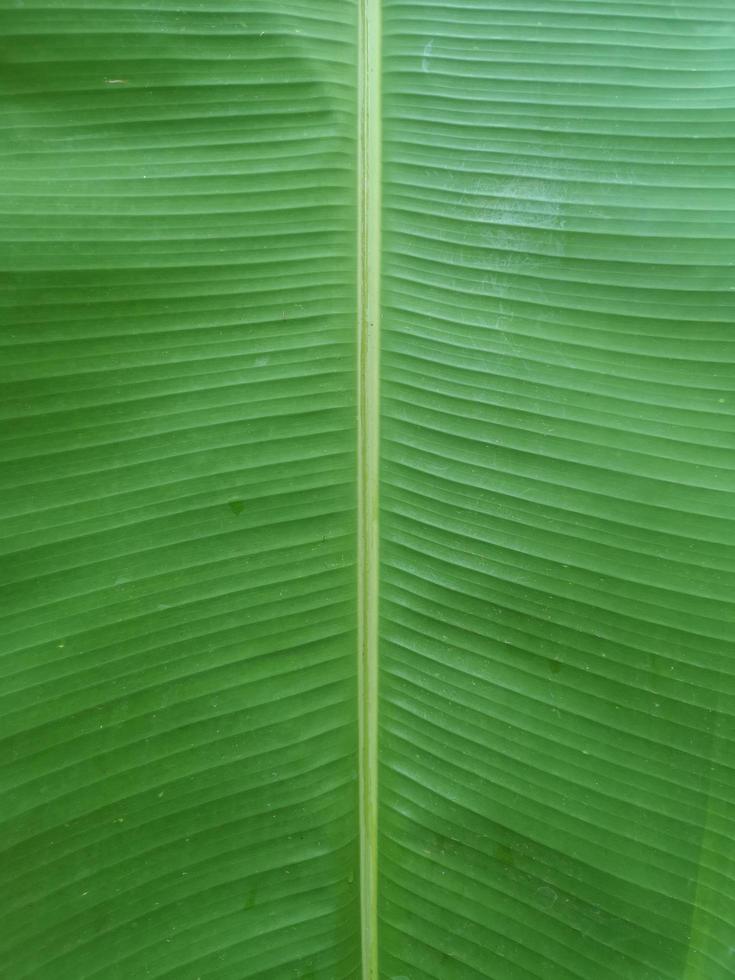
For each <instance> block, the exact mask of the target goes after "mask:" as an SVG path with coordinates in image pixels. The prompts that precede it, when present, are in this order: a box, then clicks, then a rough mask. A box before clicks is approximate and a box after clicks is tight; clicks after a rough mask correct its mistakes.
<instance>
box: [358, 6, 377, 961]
mask: <svg viewBox="0 0 735 980" xmlns="http://www.w3.org/2000/svg"><path fill="white" fill-rule="evenodd" d="M380 3H381V0H359V27H358V48H359V53H358V82H357V89H358V103H357V105H358V123H357V124H358V134H357V158H358V159H357V180H358V184H357V209H358V220H357V243H358V244H357V260H358V267H357V274H358V289H357V294H358V295H357V300H358V304H357V310H358V315H357V334H358V358H357V360H358V376H357V404H358V419H357V437H358V460H357V470H358V473H357V480H358V483H357V511H358V521H357V529H358V547H357V551H358V555H357V569H358V573H357V584H358V718H359V781H360V803H359V806H360V933H361V947H362V977H363V980H378V932H377V922H378V854H377V843H378V839H377V833H378V812H377V806H378V437H379V403H378V399H379V390H380V382H379V353H380V347H379V331H380V213H381V208H380V181H381V175H380V162H381V149H380V148H381V132H380V123H381V109H380V36H381V24H380Z"/></svg>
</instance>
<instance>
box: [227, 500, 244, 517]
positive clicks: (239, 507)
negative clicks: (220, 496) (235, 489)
mask: <svg viewBox="0 0 735 980" xmlns="http://www.w3.org/2000/svg"><path fill="white" fill-rule="evenodd" d="M227 506H228V507H229V508H230V510H231V511H232V513H233V514H234V515H235V516H236V517H237V516H238V515H239V514H242V512H243V510H244V509H245V504H244V503H243V502H242V500H231V501H230V502H229V504H228V505H227Z"/></svg>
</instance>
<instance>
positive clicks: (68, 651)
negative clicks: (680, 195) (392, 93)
mask: <svg viewBox="0 0 735 980" xmlns="http://www.w3.org/2000/svg"><path fill="white" fill-rule="evenodd" d="M2 6H3V8H4V9H3V11H2V13H1V15H0V27H1V30H0V34H1V36H2V51H1V55H0V61H1V65H2V68H1V75H0V85H1V86H2V100H1V102H2V105H1V107H0V127H1V129H0V133H1V134H2V135H1V137H0V158H1V159H2V182H1V185H0V191H1V192H2V199H1V201H0V210H1V211H2V216H3V232H2V249H1V252H0V267H1V268H2V271H3V280H2V281H3V289H2V296H1V298H0V302H1V303H2V323H3V326H2V336H1V337H0V341H1V342H2V378H3V388H2V402H1V404H0V413H1V416H2V429H1V431H0V454H1V457H2V461H3V463H2V471H1V474H0V485H1V487H2V505H1V507H2V524H1V528H2V530H1V533H2V545H1V547H2V563H1V567H2V572H1V574H2V585H3V598H2V618H1V621H0V628H1V631H2V641H1V642H2V658H1V659H0V672H1V674H2V681H1V683H0V719H1V720H0V726H1V728H2V742H0V745H1V747H2V748H1V758H2V773H1V781H2V794H3V805H2V830H1V833H0V838H1V846H2V851H3V857H2V861H1V862H0V876H1V877H2V886H1V887H0V893H1V894H2V899H1V900H0V913H1V919H2V929H1V930H0V963H2V967H0V973H2V975H3V976H4V977H8V978H12V980H25V978H28V980H30V978H35V980H83V978H84V980H133V978H136V980H137V978H154V977H155V978H161V980H163V978H171V980H174V978H175V980H196V978H205V977H206V978H207V980H242V978H244V977H258V978H263V980H265V978H272V980H282V978H284V977H333V978H346V977H354V976H357V975H358V968H359V933H358V930H359V908H358V895H357V886H358V881H357V820H356V789H355V786H356V783H355V768H356V725H355V697H356V693H355V616H356V612H355V582H354V579H355V567H354V551H355V549H354V534H355V517H354V511H355V463H354V446H355V432H354V416H355V390H354V389H355V380H354V379H355V357H354V322H355V321H354V309H355V217H354V216H355V203H354V193H355V192H354V180H355V176H354V173H355V171H354V155H355V149H354V134H355V124H356V121H355V91H354V88H355V86H354V74H355V69H354V56H355V50H354V48H355V45H354V41H355V36H354V29H355V8H354V4H353V3H352V2H344V0H309V2H308V3H307V2H305V0H284V2H279V3H278V4H277V5H276V6H275V8H274V7H273V5H272V4H270V3H265V2H257V3H251V2H248V3H237V4H222V3H215V2H212V0H206V2H198V3H196V4H181V3H179V2H173V0H156V3H151V2H148V0H132V2H130V3H125V4H106V3H104V2H103V0H78V2H75V3H73V4H70V3H68V2H65V0H27V2H25V3H23V4H10V3H9V4H3V5H2Z"/></svg>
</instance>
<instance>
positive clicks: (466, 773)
mask: <svg viewBox="0 0 735 980" xmlns="http://www.w3.org/2000/svg"><path fill="white" fill-rule="evenodd" d="M384 22H385V39H384V72H385V74H384V106H385V119H384V133H385V148H384V175H385V184H384V191H383V193H384V202H385V212H384V218H385V227H384V243H385V254H384V310H383V352H382V364H383V417H382V423H381V424H382V433H383V461H382V503H383V512H382V537H381V554H382V556H383V578H382V585H381V589H382V593H381V595H382V647H381V665H382V682H381V683H382V699H381V716H380V717H381V734H380V740H381V741H380V744H381V753H382V769H381V816H380V826H381V883H380V888H381V924H380V929H381V942H382V947H381V958H382V959H381V962H382V972H383V975H384V976H385V977H386V978H387V977H393V978H395V977H402V978H410V980H428V978H441V980H450V978H457V980H473V978H492V980H589V978H590V977H599V978H601V980H724V978H726V977H731V976H732V975H733V971H734V970H735V953H734V951H735V926H734V925H733V923H735V880H734V879H735V846H734V845H733V841H734V840H735V770H734V768H733V766H734V765H735V762H734V760H735V753H734V752H733V749H734V747H735V745H734V741H733V740H734V739H735V726H734V725H733V710H734V708H735V700H734V699H733V695H734V694H735V659H734V651H733V643H732V641H733V637H734V636H735V631H734V626H733V620H734V618H735V617H734V615H733V611H734V610H733V597H734V596H735V550H734V549H733V545H734V544H735V533H734V532H735V523H733V522H734V520H735V505H734V503H733V500H734V499H735V498H733V495H732V491H733V489H734V488H735V453H734V452H733V449H734V448H735V424H734V421H733V411H734V409H735V400H734V398H733V392H734V391H735V385H734V381H735V342H734V341H735V338H734V335H733V319H734V317H733V313H734V312H735V293H733V289H735V274H734V272H733V266H734V264H735V244H734V239H735V236H734V235H733V232H734V231H735V222H734V221H733V217H734V212H735V176H734V175H735V167H734V164H735V69H734V68H733V65H734V64H735V62H734V61H733V55H734V53H735V52H734V51H733V48H734V46H735V9H734V8H733V7H732V5H731V4H723V3H720V4H717V3H713V2H705V3H700V4H697V5H694V4H690V5H686V4H681V3H674V2H618V0H539V2H535V3H529V2H526V0H459V2H452V3H445V2H438V0H428V2H427V0H386V2H385V15H384Z"/></svg>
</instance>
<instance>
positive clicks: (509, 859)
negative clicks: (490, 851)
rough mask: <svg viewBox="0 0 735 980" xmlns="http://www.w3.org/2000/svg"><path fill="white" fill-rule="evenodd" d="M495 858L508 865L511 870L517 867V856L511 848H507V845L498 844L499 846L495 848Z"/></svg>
mask: <svg viewBox="0 0 735 980" xmlns="http://www.w3.org/2000/svg"><path fill="white" fill-rule="evenodd" d="M495 857H496V858H497V859H498V861H500V863H501V864H507V865H508V866H509V867H511V868H513V867H515V863H516V859H515V854H514V853H513V851H512V850H511V848H510V847H506V845H505V844H498V846H497V847H496V848H495Z"/></svg>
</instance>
